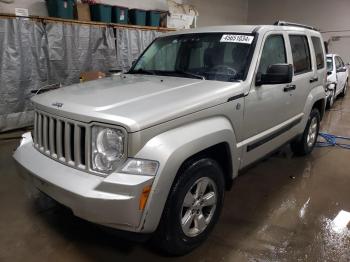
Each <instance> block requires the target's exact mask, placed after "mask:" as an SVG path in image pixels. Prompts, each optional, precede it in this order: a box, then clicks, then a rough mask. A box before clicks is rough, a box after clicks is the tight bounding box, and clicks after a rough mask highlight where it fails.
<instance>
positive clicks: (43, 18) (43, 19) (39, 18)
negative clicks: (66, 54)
mask: <svg viewBox="0 0 350 262" xmlns="http://www.w3.org/2000/svg"><path fill="white" fill-rule="evenodd" d="M0 18H12V19H16V18H19V19H21V18H25V19H28V18H29V19H30V20H34V21H41V22H49V23H70V24H82V25H90V26H105V27H113V28H129V29H138V30H153V31H160V32H171V31H176V29H174V28H165V27H153V26H139V25H129V24H114V23H102V22H96V21H79V20H71V19H62V18H56V17H46V16H29V17H21V16H16V15H14V14H6V13H0Z"/></svg>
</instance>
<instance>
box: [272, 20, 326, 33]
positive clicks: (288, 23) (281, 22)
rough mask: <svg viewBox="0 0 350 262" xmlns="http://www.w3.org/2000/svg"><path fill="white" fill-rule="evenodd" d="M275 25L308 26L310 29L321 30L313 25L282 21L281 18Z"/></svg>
mask: <svg viewBox="0 0 350 262" xmlns="http://www.w3.org/2000/svg"><path fill="white" fill-rule="evenodd" d="M273 25H277V26H296V27H302V28H306V29H310V30H314V31H319V30H318V29H317V28H315V27H312V26H308V25H303V24H298V23H292V22H286V21H280V20H279V21H276V22H275V23H274V24H273Z"/></svg>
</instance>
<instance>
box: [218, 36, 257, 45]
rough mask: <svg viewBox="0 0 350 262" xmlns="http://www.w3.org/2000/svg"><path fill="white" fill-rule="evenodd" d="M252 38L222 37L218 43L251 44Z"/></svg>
mask: <svg viewBox="0 0 350 262" xmlns="http://www.w3.org/2000/svg"><path fill="white" fill-rule="evenodd" d="M253 40H254V36H251V35H223V36H222V37H221V40H220V42H230V43H242V44H249V45H250V44H251V43H252V42H253Z"/></svg>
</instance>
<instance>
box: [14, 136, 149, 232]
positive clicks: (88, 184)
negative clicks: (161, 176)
mask: <svg viewBox="0 0 350 262" xmlns="http://www.w3.org/2000/svg"><path fill="white" fill-rule="evenodd" d="M23 137H24V138H23V139H22V141H21V144H20V146H19V147H18V148H17V150H16V151H15V153H14V158H15V159H16V161H17V162H18V163H19V164H20V165H21V166H22V167H23V168H24V169H26V170H27V171H28V172H22V173H21V174H23V175H25V177H26V178H28V179H29V180H30V181H31V182H32V183H33V184H34V185H35V187H37V188H38V189H39V190H40V191H42V192H44V193H45V194H47V195H49V196H50V197H52V198H53V199H55V200H56V201H58V202H59V203H61V204H63V205H65V206H67V207H69V208H70V209H71V210H72V211H73V213H74V214H75V215H76V216H78V217H81V218H83V219H86V220H88V221H91V222H94V223H97V224H101V225H105V226H109V227H113V228H117V229H121V230H126V231H132V232H141V230H142V223H141V221H142V217H143V211H142V210H140V209H139V203H140V202H139V201H140V197H141V194H142V190H143V189H144V188H145V187H146V186H151V185H152V183H153V179H154V177H151V176H137V175H129V174H122V173H113V174H111V175H109V176H108V177H98V176H95V175H92V174H89V173H86V172H84V171H80V170H77V169H74V168H71V167H68V166H65V165H63V164H60V163H58V162H56V161H54V160H52V159H51V158H49V157H47V156H45V155H43V154H42V153H40V152H39V151H37V150H36V149H35V148H34V146H33V141H32V137H31V135H30V133H26V134H24V136H23Z"/></svg>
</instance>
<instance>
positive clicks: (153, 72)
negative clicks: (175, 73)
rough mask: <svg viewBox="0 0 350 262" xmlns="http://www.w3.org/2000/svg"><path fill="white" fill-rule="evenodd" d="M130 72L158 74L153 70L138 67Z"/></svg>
mask: <svg viewBox="0 0 350 262" xmlns="http://www.w3.org/2000/svg"><path fill="white" fill-rule="evenodd" d="M129 73H130V74H147V75H156V72H155V71H153V70H147V69H142V68H140V69H138V70H132V71H129Z"/></svg>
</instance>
